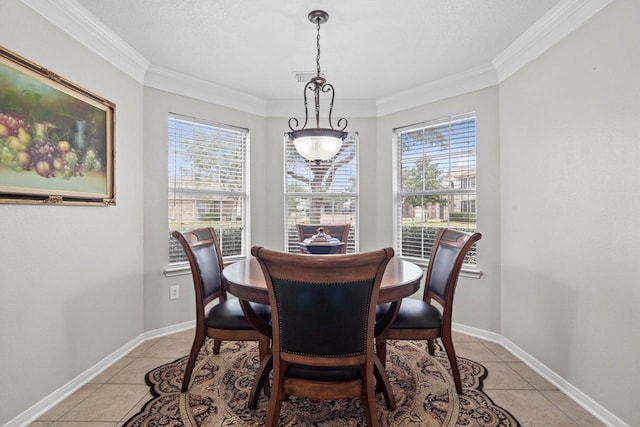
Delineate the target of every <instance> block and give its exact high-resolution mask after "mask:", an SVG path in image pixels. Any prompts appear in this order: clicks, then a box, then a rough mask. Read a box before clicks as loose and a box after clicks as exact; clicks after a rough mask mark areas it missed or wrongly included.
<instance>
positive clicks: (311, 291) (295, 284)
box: [251, 247, 394, 366]
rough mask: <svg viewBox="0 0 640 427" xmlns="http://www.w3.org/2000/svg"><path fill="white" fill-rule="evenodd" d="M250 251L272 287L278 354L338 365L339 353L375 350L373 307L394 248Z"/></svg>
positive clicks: (348, 355)
mask: <svg viewBox="0 0 640 427" xmlns="http://www.w3.org/2000/svg"><path fill="white" fill-rule="evenodd" d="M251 253H252V255H254V256H255V257H256V258H257V259H258V261H259V263H260V266H261V267H262V271H263V273H264V275H265V281H266V283H267V287H268V290H269V299H270V301H271V310H272V323H273V325H274V328H273V346H274V357H275V356H276V355H277V357H278V358H281V359H282V360H287V359H288V360H292V359H291V358H290V357H289V356H292V355H293V356H294V357H293V359H295V361H296V362H297V363H300V362H301V361H302V360H303V359H300V357H302V358H308V359H307V360H304V363H305V364H308V365H314V362H313V361H312V360H310V359H311V358H331V359H332V360H333V361H334V363H333V364H334V365H339V364H340V362H339V361H338V359H339V358H353V357H354V356H356V357H357V356H363V357H364V356H365V355H366V353H367V351H369V350H371V351H373V329H374V327H373V326H374V322H375V307H376V304H377V300H378V293H379V290H380V283H381V280H382V276H383V274H384V270H385V268H386V265H387V263H388V262H389V260H390V259H391V258H392V257H393V254H394V252H393V249H391V248H386V249H381V250H377V251H372V252H366V253H360V254H349V255H314V256H313V257H310V256H307V255H300V254H289V253H284V252H277V251H271V250H268V249H265V248H261V247H254V248H253V249H252V251H251ZM296 356H297V358H296ZM327 363H330V362H326V359H325V362H322V363H320V364H321V365H323V366H326V365H327Z"/></svg>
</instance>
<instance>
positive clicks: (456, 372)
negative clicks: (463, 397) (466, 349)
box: [440, 334, 462, 394]
mask: <svg viewBox="0 0 640 427" xmlns="http://www.w3.org/2000/svg"><path fill="white" fill-rule="evenodd" d="M440 338H441V339H442V345H443V346H444V349H445V350H446V351H447V357H448V358H449V365H451V373H452V374H453V382H454V384H455V385H456V392H457V393H458V394H462V381H461V380H460V369H459V368H458V359H457V358H456V350H455V349H454V348H453V340H452V339H451V334H442V337H440Z"/></svg>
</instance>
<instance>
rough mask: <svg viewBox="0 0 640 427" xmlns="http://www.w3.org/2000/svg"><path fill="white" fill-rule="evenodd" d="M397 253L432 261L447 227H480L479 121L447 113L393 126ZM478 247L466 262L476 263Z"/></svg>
mask: <svg viewBox="0 0 640 427" xmlns="http://www.w3.org/2000/svg"><path fill="white" fill-rule="evenodd" d="M394 134H395V139H396V144H397V159H398V165H397V172H398V176H397V180H396V182H397V186H396V199H395V211H396V220H397V228H396V251H397V253H398V255H399V256H403V257H407V258H414V259H416V260H420V259H428V258H429V256H430V254H431V247H432V246H433V242H434V240H435V237H436V235H437V233H438V231H439V229H440V228H442V227H449V228H455V229H457V230H463V231H475V230H476V203H477V193H476V119H475V117H474V116H473V115H472V114H467V115H462V116H455V117H447V118H445V119H441V120H436V121H431V122H425V123H420V124H417V125H413V126H407V127H403V128H399V129H395V130H394ZM476 258H477V254H476V249H475V246H474V247H473V248H472V249H471V250H470V251H469V254H468V255H467V257H466V259H465V264H469V265H471V266H476V264H477V259H476Z"/></svg>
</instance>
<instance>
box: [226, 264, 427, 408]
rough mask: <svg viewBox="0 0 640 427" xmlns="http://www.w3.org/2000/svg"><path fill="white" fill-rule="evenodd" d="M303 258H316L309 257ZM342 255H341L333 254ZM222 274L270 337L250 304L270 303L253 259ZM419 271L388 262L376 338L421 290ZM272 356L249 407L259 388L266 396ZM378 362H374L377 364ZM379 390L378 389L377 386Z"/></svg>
mask: <svg viewBox="0 0 640 427" xmlns="http://www.w3.org/2000/svg"><path fill="white" fill-rule="evenodd" d="M306 256H311V257H312V256H315V255H312V254H309V255H306ZM334 256H341V255H334ZM222 275H223V277H224V279H225V281H226V287H227V291H228V292H229V293H230V294H232V295H235V296H236V297H238V299H239V300H240V304H241V306H242V309H243V311H244V313H245V316H246V317H247V320H249V322H250V323H251V324H252V325H253V326H254V327H255V328H256V329H257V330H258V332H260V333H261V334H263V335H266V336H267V337H269V338H270V337H271V336H272V330H271V325H270V324H267V323H265V322H264V321H263V320H262V319H261V318H260V317H258V316H257V315H256V314H255V312H254V311H253V309H252V308H251V304H250V303H259V304H267V305H268V304H269V292H268V290H267V284H266V281H265V278H264V273H263V272H262V269H261V267H260V264H259V263H258V260H257V259H255V258H247V259H244V260H240V261H236V262H234V263H233V264H229V265H227V266H226V267H225V268H224V269H223V270H222ZM422 276H423V271H422V268H420V267H419V266H417V265H416V264H414V263H412V262H410V261H407V260H404V259H401V258H398V257H394V258H392V259H391V260H389V263H388V264H387V267H386V268H385V271H384V275H383V276H382V281H381V283H380V292H379V294H378V305H381V304H388V303H391V304H390V306H389V309H388V310H387V311H386V314H385V315H384V316H382V317H381V318H379V319H377V320H376V326H375V335H376V336H377V335H379V334H380V333H381V332H382V331H384V330H385V329H386V328H388V327H389V326H390V325H391V323H392V322H393V319H395V316H396V314H397V312H398V310H399V309H400V304H401V302H402V299H403V298H405V297H408V296H410V295H413V294H414V293H416V292H417V291H418V290H419V289H420V282H421V280H422ZM271 356H272V355H271V354H270V355H268V356H267V357H265V359H263V360H262V361H261V363H260V367H259V368H258V372H257V373H256V377H255V379H254V384H253V387H252V389H251V393H250V395H249V402H248V407H249V408H250V409H255V408H256V407H257V402H258V397H259V392H260V388H261V387H263V386H264V390H265V393H268V387H267V386H266V383H267V379H268V376H269V372H270V371H271V368H272V362H273V361H272V357H271ZM378 363H379V362H376V364H377V365H378ZM377 369H384V365H378V366H377ZM382 387H385V388H387V390H390V389H391V385H390V384H388V383H387V384H383V385H382ZM378 388H379V387H378Z"/></svg>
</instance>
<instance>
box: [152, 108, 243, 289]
mask: <svg viewBox="0 0 640 427" xmlns="http://www.w3.org/2000/svg"><path fill="white" fill-rule="evenodd" d="M174 120H175V121H182V122H185V124H186V125H187V126H189V125H190V126H192V127H193V128H197V127H202V128H203V129H206V132H207V135H208V136H209V137H210V136H211V135H213V134H215V133H216V132H217V135H218V137H228V136H229V135H233V134H234V133H239V134H240V137H239V138H238V143H239V145H240V146H239V147H237V149H238V150H239V154H235V153H234V154H233V156H236V157H237V158H238V162H237V163H236V164H234V167H236V168H239V170H240V175H239V176H240V182H241V188H240V189H239V190H234V191H226V190H222V189H204V190H203V189H190V190H192V191H193V192H199V193H201V194H203V195H204V196H206V197H210V198H211V200H210V201H211V202H212V203H214V204H215V203H217V202H220V201H219V200H216V198H224V197H225V196H228V197H233V198H237V199H238V200H240V207H239V208H234V209H235V210H236V211H237V212H240V215H238V216H239V217H240V218H241V221H240V242H239V243H235V244H234V245H233V246H234V248H235V247H237V248H238V249H239V253H238V254H233V255H230V256H224V255H223V261H224V262H225V264H226V263H229V262H233V261H235V260H239V259H244V258H246V257H247V248H248V241H249V229H250V227H249V220H250V216H249V212H250V211H249V200H250V198H249V180H250V171H249V164H250V162H249V160H250V159H249V148H250V131H249V129H248V128H244V127H240V126H234V125H229V124H226V123H220V122H217V121H213V120H209V119H203V118H200V117H194V116H189V115H184V114H179V113H172V112H170V113H169V115H168V117H167V122H166V123H167V168H168V169H167V229H168V241H167V252H166V256H167V263H166V268H165V271H164V273H165V275H166V276H167V277H169V276H172V275H179V274H185V272H186V271H188V270H189V263H188V261H187V260H186V257H185V259H184V260H181V261H178V262H171V250H172V249H171V247H172V245H174V243H177V241H175V239H173V237H171V232H172V231H173V230H175V229H178V230H181V231H184V230H187V229H192V228H196V227H208V226H210V227H213V228H214V229H215V230H216V234H217V235H218V239H219V240H221V246H222V245H223V242H222V238H223V236H222V231H221V229H222V227H220V224H221V222H222V220H221V219H220V220H210V221H207V220H200V221H197V220H196V221H195V222H194V223H193V225H192V226H188V225H186V224H185V223H183V224H182V226H178V227H174V228H172V227H171V224H172V222H174V223H175V222H178V221H179V220H176V221H172V220H171V215H170V209H171V208H170V205H171V203H172V196H171V194H172V190H173V191H174V192H177V189H176V187H172V184H171V182H170V181H171V175H170V173H171V172H170V170H169V168H170V167H171V166H170V163H171V161H172V159H175V156H176V151H177V148H176V147H174V148H173V149H172V145H174V144H175V143H176V142H173V141H172V138H174V137H175V136H176V135H173V134H172V131H171V126H172V121H174ZM216 129H217V131H216ZM209 132H211V134H209ZM225 132H228V133H226V134H225ZM183 144H184V142H183ZM209 145H211V146H212V147H214V148H215V147H216V145H215V144H209ZM223 146H228V145H227V144H218V147H223ZM215 152H217V153H219V152H220V150H218V151H215ZM213 156H214V155H212V158H213ZM225 162H226V159H225ZM183 192H185V193H188V192H189V189H187V190H186V191H184V189H183ZM173 200H175V199H173ZM222 211H223V210H221V212H222ZM233 211H234V210H231V212H233ZM236 218H237V216H236ZM178 246H180V245H179V244H178ZM223 249H224V247H223ZM180 250H182V248H181V247H180Z"/></svg>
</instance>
